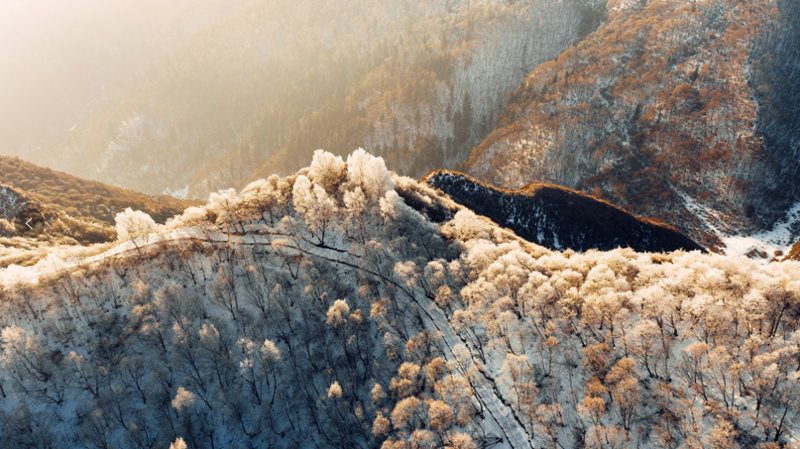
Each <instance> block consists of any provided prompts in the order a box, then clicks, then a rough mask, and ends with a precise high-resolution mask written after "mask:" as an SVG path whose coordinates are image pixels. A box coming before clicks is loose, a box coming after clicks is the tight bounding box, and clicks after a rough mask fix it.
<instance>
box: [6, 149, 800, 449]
mask: <svg viewBox="0 0 800 449" xmlns="http://www.w3.org/2000/svg"><path fill="white" fill-rule="evenodd" d="M404 198H411V199H413V200H412V201H409V202H407V201H406V200H405V199H404ZM412 203H413V204H416V205H417V207H414V206H412ZM420 205H427V207H428V211H429V212H425V208H424V207H421V206H420ZM420 210H423V212H420ZM436 211H443V213H442V214H441V216H443V217H444V218H442V219H441V220H440V222H435V221H432V220H431V219H429V218H428V217H427V216H426V215H425V214H426V213H431V214H433V215H437V213H436ZM451 212H452V216H451V215H450V214H451ZM95 256H100V257H99V258H93V257H95ZM84 261H85V262H86V263H84V264H80V263H79V264H77V265H75V264H74V263H72V261H71V259H70V258H60V257H58V255H57V254H54V255H53V257H52V258H51V260H50V261H48V262H42V263H40V264H37V266H34V267H27V268H20V267H14V268H12V269H0V285H1V286H2V288H3V298H4V300H3V301H0V336H1V337H2V341H3V350H2V356H1V357H0V396H2V398H0V418H1V419H0V436H2V438H3V441H4V444H7V445H9V446H11V447H24V446H25V445H31V444H33V445H35V446H60V447H78V446H92V447H95V446H97V447H100V446H102V445H104V444H105V445H114V446H116V447H120V448H123V449H128V448H134V447H140V446H145V447H168V446H169V445H170V444H173V445H174V447H183V446H184V445H185V446H187V447H188V446H189V445H191V446H193V447H198V448H206V447H246V446H248V445H252V446H254V447H265V446H269V447H276V448H283V447H287V448H288V447H302V448H306V447H309V448H311V447H363V448H365V449H366V448H369V447H384V448H391V449H395V448H410V447H416V448H426V449H427V448H431V449H432V448H437V447H442V448H447V449H477V448H478V447H480V446H482V445H487V444H491V445H496V444H502V445H504V446H505V447H511V448H516V449H523V448H529V447H531V446H534V447H554V448H557V447H562V446H563V447H575V446H580V445H582V444H587V445H592V444H594V443H595V442H597V443H598V445H600V443H601V442H602V444H609V443H612V444H613V445H614V446H615V447H618V448H634V447H643V446H660V445H668V444H672V445H673V446H677V445H683V444H685V445H687V446H688V445H695V446H697V445H702V446H703V447H714V445H716V446H717V447H725V446H727V447H736V446H739V447H758V446H759V445H760V446H762V447H774V445H773V446H769V444H770V443H775V444H777V445H778V446H780V445H784V444H785V445H789V444H791V442H792V438H793V437H792V435H794V433H795V432H796V431H797V430H798V429H797V426H796V424H795V423H796V422H797V421H796V420H795V417H797V416H799V415H800V413H799V412H800V409H799V408H798V404H797V400H796V398H797V394H798V393H799V392H800V383H798V381H797V375H798V373H797V369H796V365H797V359H796V356H797V354H798V353H800V352H799V351H800V349H798V343H797V340H796V335H797V324H798V321H797V320H796V316H798V314H799V313H800V305H798V302H797V298H798V297H800V296H799V295H800V270H798V269H797V268H798V266H800V264H798V263H797V262H777V263H770V264H764V263H757V262H755V261H752V260H749V259H746V258H737V257H724V256H720V255H714V254H702V253H700V252H698V251H693V252H685V251H676V252H672V253H659V254H656V253H652V254H647V253H636V252H634V251H632V250H630V249H615V250H612V251H597V250H589V251H586V252H584V253H578V252H575V251H571V250H567V251H564V252H559V251H551V250H548V249H547V248H544V247H542V246H539V245H536V244H533V243H530V242H527V241H525V240H524V239H521V238H520V237H519V236H517V235H515V234H514V233H512V232H511V231H509V230H507V229H503V228H501V227H499V226H497V225H496V224H495V223H493V222H491V221H490V220H488V219H487V218H485V217H482V216H479V215H476V214H475V213H474V212H472V211H470V210H468V209H466V208H464V207H463V206H461V205H458V204H456V203H455V202H454V201H453V200H452V199H450V198H449V197H447V196H444V195H442V194H441V193H440V192H439V191H438V190H436V189H434V188H433V187H431V186H429V185H426V184H423V183H420V182H418V181H415V180H413V179H411V178H407V177H402V176H398V175H396V174H394V173H392V172H389V171H388V170H387V169H386V167H385V164H384V162H383V160H382V159H379V158H375V157H373V156H370V155H368V154H367V153H365V152H364V151H360V150H359V151H356V152H354V153H353V154H351V155H350V156H349V157H348V158H347V160H346V161H345V160H342V159H341V158H338V157H336V156H334V155H332V154H329V153H323V152H321V151H320V152H317V153H316V154H315V157H314V159H313V160H312V163H311V165H310V166H309V167H307V168H305V169H302V170H300V171H299V172H297V173H295V174H294V175H292V176H289V177H284V178H281V177H278V176H272V177H270V178H269V179H266V180H260V181H257V182H254V183H252V184H250V185H248V186H247V187H246V188H245V189H243V190H242V191H241V192H239V193H235V192H233V191H225V192H220V193H218V194H215V195H212V196H211V198H209V202H208V203H206V204H204V205H201V206H196V207H193V208H189V209H187V210H186V211H185V212H184V213H183V214H182V215H181V216H179V217H176V218H175V219H173V220H170V221H169V223H167V224H165V225H164V226H163V227H162V228H159V231H158V232H157V233H154V234H151V235H149V236H141V237H139V238H137V239H135V240H133V241H128V242H120V243H119V244H118V245H117V246H115V247H114V248H111V249H110V250H109V251H108V252H106V253H102V254H95V255H88V258H87V259H84ZM30 274H33V276H29V275H30ZM739 348H744V350H739ZM701 375H702V378H703V382H699V381H698V380H697V379H698V378H699V376H701ZM740 385H750V387H749V388H747V389H744V390H741V391H739V386H740ZM606 399H608V400H606ZM734 399H735V402H734ZM704 410H706V411H708V410H716V413H711V412H707V413H706V414H705V415H704ZM700 416H702V417H703V419H698V417H700ZM781 416H783V417H784V418H785V419H781ZM601 418H602V424H598V421H597V420H598V419H601ZM634 418H635V419H634ZM659 429H663V431H661V430H659Z"/></svg>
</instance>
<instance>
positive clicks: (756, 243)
mask: <svg viewBox="0 0 800 449" xmlns="http://www.w3.org/2000/svg"><path fill="white" fill-rule="evenodd" d="M799 225H800V201H798V202H797V203H796V204H795V205H794V206H792V208H791V209H789V211H788V212H787V213H786V216H785V217H784V218H783V219H782V220H780V221H779V222H778V223H776V224H775V226H774V227H773V228H772V229H771V230H768V231H761V232H758V233H756V234H753V235H749V236H737V235H728V236H725V237H723V239H722V241H723V242H724V244H725V254H726V255H728V256H743V255H746V254H748V253H750V252H752V251H753V250H755V251H757V252H759V253H761V252H763V253H766V254H767V259H772V257H774V256H775V255H776V254H778V253H779V252H781V253H783V254H786V253H787V252H788V251H789V248H791V247H792V245H793V244H794V243H795V242H796V241H797V234H796V233H793V232H792V229H793V228H794V229H795V230H796V229H798V228H800V226H799Z"/></svg>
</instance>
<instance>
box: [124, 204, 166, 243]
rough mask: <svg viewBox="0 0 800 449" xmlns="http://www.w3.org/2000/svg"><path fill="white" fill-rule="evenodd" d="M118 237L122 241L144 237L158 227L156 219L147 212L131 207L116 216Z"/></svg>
mask: <svg viewBox="0 0 800 449" xmlns="http://www.w3.org/2000/svg"><path fill="white" fill-rule="evenodd" d="M114 223H115V226H116V230H117V239H118V240H120V241H126V240H132V239H137V238H139V237H144V236H146V235H148V234H150V233H152V232H155V231H156V230H157V229H158V225H157V224H156V222H155V221H153V219H152V218H151V217H150V215H148V214H147V213H145V212H142V211H140V210H133V209H131V208H130V207H129V208H127V209H125V210H124V211H122V212H120V213H118V214H117V215H116V216H115V217H114Z"/></svg>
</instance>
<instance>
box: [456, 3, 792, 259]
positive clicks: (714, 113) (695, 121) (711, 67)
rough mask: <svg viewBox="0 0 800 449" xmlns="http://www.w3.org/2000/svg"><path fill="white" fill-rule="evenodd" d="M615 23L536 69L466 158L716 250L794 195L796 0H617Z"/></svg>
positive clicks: (484, 175) (497, 177) (496, 179)
mask: <svg viewBox="0 0 800 449" xmlns="http://www.w3.org/2000/svg"><path fill="white" fill-rule="evenodd" d="M607 6H608V15H607V19H606V21H605V22H604V23H603V24H602V25H601V26H600V27H599V28H598V30H597V31H596V32H594V33H592V34H591V35H590V36H588V37H587V38H586V39H584V40H583V41H581V42H580V43H578V44H577V45H574V46H571V47H570V48H569V49H567V50H566V51H564V52H563V53H561V54H560V55H559V56H558V58H557V59H556V60H553V61H548V62H545V63H543V64H541V65H540V66H539V67H537V68H536V69H535V70H534V71H533V72H532V73H531V74H530V75H529V76H528V77H527V78H526V79H525V81H524V82H522V83H521V84H520V86H519V87H518V88H517V89H516V90H515V91H514V93H513V94H512V95H511V98H510V101H509V106H508V107H507V108H506V109H505V110H504V112H503V114H502V119H501V123H500V126H499V127H498V129H496V130H495V131H493V132H492V134H491V135H490V136H489V137H488V138H487V139H486V140H485V141H484V142H483V143H481V144H480V145H479V146H478V147H477V148H475V149H474V150H473V151H472V153H471V154H470V157H469V159H468V161H467V162H466V163H465V164H464V166H463V168H464V169H465V170H467V171H468V172H469V173H470V174H472V175H474V176H476V177H478V178H479V179H483V180H485V181H488V182H490V183H493V184H495V185H501V186H504V187H509V188H514V187H521V186H523V185H525V184H527V183H529V182H532V181H546V182H552V183H555V184H559V185H564V186H567V187H572V188H576V189H580V190H585V191H587V192H591V193H593V194H595V195H596V196H599V197H601V198H604V199H607V200H609V201H611V202H613V203H615V204H619V205H620V206H622V207H624V208H625V209H628V210H631V211H633V212H634V213H636V214H640V215H643V216H647V217H652V218H657V219H659V220H662V221H665V222H667V223H672V224H673V225H675V226H677V227H678V228H679V229H681V230H683V231H685V232H687V233H689V234H690V235H691V236H692V237H693V238H695V239H697V240H698V241H701V242H702V243H704V244H705V245H706V246H709V247H712V248H717V249H721V247H722V244H721V242H720V240H719V238H720V237H724V236H725V235H728V234H743V233H749V232H753V231H755V230H761V229H769V227H770V226H772V225H773V224H774V223H775V222H776V221H777V220H778V219H780V218H781V217H782V216H783V214H784V213H785V212H786V211H787V210H788V209H789V208H790V207H791V206H792V204H793V203H794V202H796V200H797V192H798V191H797V185H798V183H797V180H798V177H800V170H798V168H799V167H798V162H797V161H798V157H797V155H798V148H800V136H799V135H798V129H800V128H799V127H798V126H797V120H798V119H797V116H798V115H797V113H796V105H797V101H796V100H797V98H798V95H800V89H798V87H797V86H798V83H797V80H798V79H800V55H799V54H798V50H797V49H798V46H797V45H796V44H797V42H798V33H799V32H800V28H799V27H798V23H799V22H798V21H797V16H798V13H800V9H798V3H797V2H793V1H786V0H758V1H750V2H735V1H728V0H712V1H704V2H683V1H672V0H657V1H648V2H635V1H618V2H609V3H608V5H607Z"/></svg>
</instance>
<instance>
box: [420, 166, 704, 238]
mask: <svg viewBox="0 0 800 449" xmlns="http://www.w3.org/2000/svg"><path fill="white" fill-rule="evenodd" d="M422 181H423V182H425V183H427V184H430V185H431V186H433V187H436V188H437V189H439V190H441V191H442V192H444V193H446V194H447V195H449V196H450V198H452V199H453V200H454V201H455V202H457V203H459V204H462V205H464V206H465V207H468V208H470V209H472V210H473V211H475V213H478V214H481V215H484V216H486V217H489V218H490V219H492V221H494V222H495V223H497V224H499V225H500V226H503V227H507V228H509V229H511V230H512V231H514V232H515V233H516V234H517V235H519V236H520V237H522V238H524V239H526V240H529V241H531V242H534V243H538V244H539V245H543V246H546V247H548V248H550V249H554V250H559V251H563V250H565V249H567V248H569V249H573V250H576V251H586V250H588V249H599V250H603V251H607V250H611V249H614V248H618V247H622V248H626V247H627V248H633V249H634V250H635V251H640V252H662V251H675V250H679V249H682V250H685V251H692V250H701V249H702V247H701V246H700V245H698V244H697V243H695V242H693V241H692V240H691V239H689V238H688V237H686V236H685V235H683V234H681V233H680V232H678V231H677V230H675V229H674V228H672V227H670V226H667V225H664V224H662V223H657V222H654V221H652V220H648V219H644V218H639V217H635V216H633V215H631V214H630V213H628V212H627V211H625V210H623V209H620V208H619V207H616V206H614V205H612V204H610V203H608V202H606V201H602V200H599V199H597V198H595V197H592V196H591V195H587V194H585V193H582V192H578V191H575V190H572V189H568V188H565V187H560V186H556V185H551V184H542V183H532V184H528V185H526V186H525V187H522V188H521V189H517V190H506V189H499V188H496V187H492V186H488V185H486V184H484V183H482V182H480V181H478V180H476V179H474V178H471V177H469V176H467V175H464V174H461V173H457V172H450V171H443V170H437V171H433V172H431V173H429V174H428V175H426V176H425V177H424V178H423V179H422Z"/></svg>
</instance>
